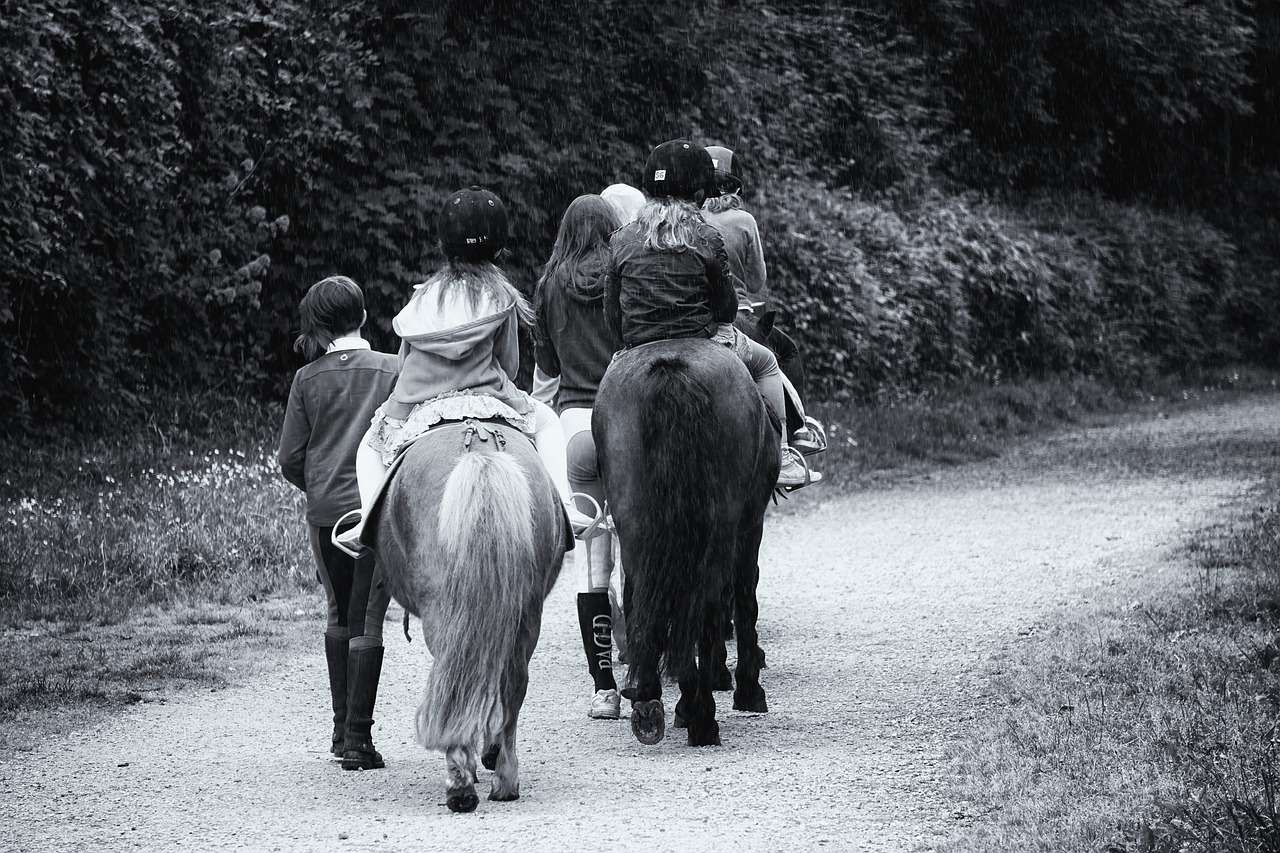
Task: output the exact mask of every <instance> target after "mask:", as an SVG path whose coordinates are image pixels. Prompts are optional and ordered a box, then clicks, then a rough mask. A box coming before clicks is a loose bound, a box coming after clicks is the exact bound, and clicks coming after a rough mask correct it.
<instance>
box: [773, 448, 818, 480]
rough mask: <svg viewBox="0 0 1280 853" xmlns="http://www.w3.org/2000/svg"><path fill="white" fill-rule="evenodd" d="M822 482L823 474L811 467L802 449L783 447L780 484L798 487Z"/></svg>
mask: <svg viewBox="0 0 1280 853" xmlns="http://www.w3.org/2000/svg"><path fill="white" fill-rule="evenodd" d="M820 482H822V474H820V473H818V472H817V471H815V470H813V469H812V468H810V467H809V463H807V462H806V461H805V458H804V456H802V455H801V454H800V451H798V450H796V449H795V448H792V447H784V448H783V449H782V467H781V468H780V469H779V470H778V485H779V486H785V487H787V488H791V489H798V488H800V487H802V486H807V485H809V484H810V483H820Z"/></svg>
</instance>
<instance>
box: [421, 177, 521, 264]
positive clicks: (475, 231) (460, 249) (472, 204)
mask: <svg viewBox="0 0 1280 853" xmlns="http://www.w3.org/2000/svg"><path fill="white" fill-rule="evenodd" d="M437 230H438V231H439V233H440V247H441V248H442V249H443V250H444V254H445V257H446V258H449V259H450V260H453V259H454V258H457V259H459V260H463V261H491V260H493V258H494V257H495V256H496V255H497V254H498V252H500V251H502V249H503V248H504V247H505V246H506V245H507V209H506V207H504V206H503V204H502V199H500V198H498V197H497V196H496V195H494V194H493V193H491V192H489V191H488V190H486V189H484V188H483V187H475V186H473V187H468V188H467V189H465V190H458V191H457V192H456V193H454V194H453V195H451V196H449V198H448V199H446V200H445V203H444V207H443V208H441V210H440V222H439V226H438V229H437Z"/></svg>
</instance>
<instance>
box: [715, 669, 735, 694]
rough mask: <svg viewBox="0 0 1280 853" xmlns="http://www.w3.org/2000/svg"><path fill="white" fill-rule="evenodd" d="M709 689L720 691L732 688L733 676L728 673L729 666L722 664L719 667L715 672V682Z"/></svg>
mask: <svg viewBox="0 0 1280 853" xmlns="http://www.w3.org/2000/svg"><path fill="white" fill-rule="evenodd" d="M711 689H712V690H719V691H722V692H723V691H725V690H732V689H733V676H732V675H730V674H729V667H727V666H724V667H721V668H720V671H719V672H717V673H716V682H715V684H714V685H712V687H711Z"/></svg>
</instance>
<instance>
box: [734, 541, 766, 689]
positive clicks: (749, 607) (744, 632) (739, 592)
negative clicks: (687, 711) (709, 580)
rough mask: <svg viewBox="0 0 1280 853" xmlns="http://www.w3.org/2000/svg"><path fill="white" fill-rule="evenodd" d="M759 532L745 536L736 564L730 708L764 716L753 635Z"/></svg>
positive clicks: (757, 646) (759, 655)
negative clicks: (735, 645)
mask: <svg viewBox="0 0 1280 853" xmlns="http://www.w3.org/2000/svg"><path fill="white" fill-rule="evenodd" d="M761 532H762V531H761V529H760V528H756V529H755V530H753V531H752V532H751V533H749V534H747V536H746V538H745V539H744V541H743V542H742V543H741V548H740V549H739V554H741V556H740V557H739V562H738V566H737V572H736V578H735V580H734V622H735V623H736V625H737V632H738V667H737V671H736V673H735V676H736V681H737V688H736V689H735V690H734V691H733V707H734V710H736V711H752V712H755V713H757V714H763V713H765V712H767V711H768V710H769V703H768V701H767V699H766V698H765V693H764V688H763V687H761V686H760V670H761V669H762V668H763V667H764V652H763V651H761V649H760V636H759V634H757V633H756V619H757V617H758V615H759V609H758V606H757V604H756V583H757V581H758V580H759V577H760V566H759V564H758V563H757V559H758V557H759V552H760V536H761Z"/></svg>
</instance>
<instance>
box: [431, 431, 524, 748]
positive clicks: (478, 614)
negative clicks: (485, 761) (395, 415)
mask: <svg viewBox="0 0 1280 853" xmlns="http://www.w3.org/2000/svg"><path fill="white" fill-rule="evenodd" d="M531 506H532V495H531V492H530V488H529V482H528V480H527V479H526V476H525V472H524V470H523V469H522V467H521V465H520V463H519V461H517V460H516V459H515V458H514V457H513V456H512V454H510V453H505V452H500V453H464V454H463V455H462V456H461V457H459V458H458V461H457V463H456V464H455V465H454V467H453V470H452V471H451V472H450V473H449V476H448V479H447V480H446V482H445V486H444V491H443V494H442V496H441V499H440V504H439V512H438V518H437V530H436V541H437V542H438V544H439V549H438V553H439V557H440V560H441V565H440V569H441V571H442V573H443V589H444V599H443V607H442V608H441V613H442V614H443V620H444V621H443V624H442V625H441V626H440V627H439V630H438V631H437V632H436V636H435V637H434V638H433V639H434V641H435V642H434V646H435V647H434V648H433V649H432V652H433V654H434V657H435V665H434V666H433V667H432V669H431V673H430V675H429V676H428V677H427V687H426V693H425V695H424V697H423V699H422V703H421V704H420V705H419V706H418V713H417V734H418V740H419V742H420V743H421V744H422V745H423V746H424V747H427V748H428V749H438V750H441V751H446V752H447V751H448V750H450V749H453V748H456V747H470V746H473V745H476V744H487V743H492V742H495V741H496V739H497V737H498V735H499V733H500V732H501V731H502V726H503V722H504V720H503V718H504V705H503V695H502V686H503V685H502V678H503V673H504V672H505V671H506V669H507V667H508V665H509V662H510V660H511V657H512V654H513V653H514V650H515V646H516V642H517V639H518V636H519V633H520V632H521V631H522V630H523V625H524V622H525V616H526V613H527V612H528V611H529V609H530V608H531V607H536V606H537V603H536V601H535V599H536V598H537V597H538V595H539V593H540V592H541V588H540V586H539V584H537V583H535V581H537V580H540V579H541V577H542V574H543V573H542V572H541V570H540V569H539V567H538V565H537V552H536V550H535V541H534V529H533V514H532V511H531Z"/></svg>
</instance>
